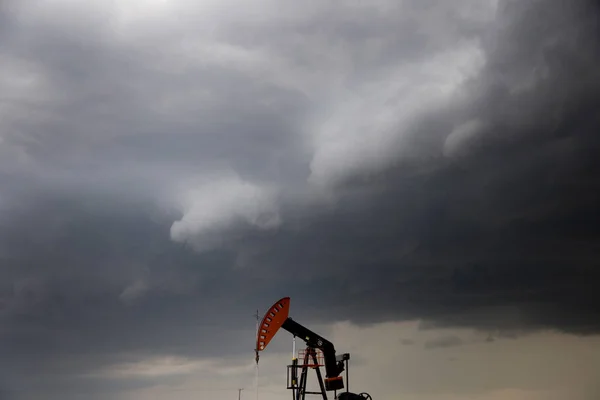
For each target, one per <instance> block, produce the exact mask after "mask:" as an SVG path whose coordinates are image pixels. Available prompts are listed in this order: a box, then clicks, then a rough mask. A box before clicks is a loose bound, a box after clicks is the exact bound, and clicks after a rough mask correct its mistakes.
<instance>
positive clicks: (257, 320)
mask: <svg viewBox="0 0 600 400" xmlns="http://www.w3.org/2000/svg"><path fill="white" fill-rule="evenodd" d="M255 317H256V337H257V338H258V332H259V328H260V326H259V325H260V319H259V318H260V315H259V314H258V309H257V310H256V314H255ZM256 351H258V348H257V349H256ZM257 354H258V353H257ZM255 378H256V379H255V380H256V400H258V360H257V361H256V377H255Z"/></svg>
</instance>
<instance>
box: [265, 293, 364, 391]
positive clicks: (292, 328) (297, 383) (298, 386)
mask: <svg viewBox="0 0 600 400" xmlns="http://www.w3.org/2000/svg"><path fill="white" fill-rule="evenodd" d="M289 309H290V298H289V297H284V298H282V299H280V300H279V301H277V302H276V303H275V304H273V306H271V308H269V310H268V311H267V313H266V314H265V315H264V316H263V319H262V321H261V323H260V325H259V326H258V332H257V333H256V348H255V355H256V358H255V360H256V364H257V365H258V360H259V358H260V355H259V352H261V351H263V350H265V348H266V347H267V345H268V344H269V342H270V341H271V339H273V337H274V336H275V334H276V333H277V332H278V331H279V329H281V328H283V329H284V330H286V331H288V332H289V333H291V334H292V335H293V337H294V349H293V354H294V355H293V358H292V364H291V365H288V373H287V381H288V384H287V388H288V389H291V390H292V394H293V399H294V400H305V397H306V395H307V394H312V395H321V396H322V398H323V400H327V392H330V391H333V392H334V398H335V399H337V400H372V398H371V396H370V395H369V394H368V393H360V394H355V393H351V392H349V391H348V386H349V382H348V381H349V379H348V378H349V377H348V361H349V360H350V354H348V353H344V354H341V355H336V352H335V347H334V345H333V343H331V342H330V341H329V340H327V339H325V338H324V337H322V336H320V335H318V334H316V333H315V332H313V331H311V330H310V329H308V328H306V327H304V326H302V325H301V324H299V323H298V322H296V321H294V320H293V319H291V318H290V317H288V315H289ZM296 337H299V338H300V339H302V340H304V342H306V349H305V350H304V351H302V350H301V351H300V352H299V357H296V349H295V343H296V342H295V340H296ZM299 358H301V360H299ZM321 367H325V379H323V375H322V374H321ZM309 369H314V370H315V372H316V375H317V381H318V384H319V388H320V391H319V392H313V391H307V390H306V383H307V378H308V370H309ZM299 370H300V379H299V380H298V371H299ZM344 371H346V391H345V392H341V393H339V394H338V393H337V392H338V391H340V390H343V389H344V380H343V377H342V372H344Z"/></svg>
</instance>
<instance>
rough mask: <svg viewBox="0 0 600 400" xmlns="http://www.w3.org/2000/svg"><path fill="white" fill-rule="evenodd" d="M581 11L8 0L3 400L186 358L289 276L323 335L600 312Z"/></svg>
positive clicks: (588, 322) (1, 105) (583, 317)
mask: <svg viewBox="0 0 600 400" xmlns="http://www.w3.org/2000/svg"><path fill="white" fill-rule="evenodd" d="M597 16H598V9H597V5H596V4H595V3H594V2H592V1H583V0H581V1H571V2H564V1H559V0H557V1H548V2H540V1H535V0H531V1H508V0H506V1H481V0H460V1H454V2H452V4H450V2H446V1H441V0H440V1H433V0H427V1H424V0H410V1H403V2H396V1H376V2H370V3H368V4H359V3H356V4H354V3H353V4H344V5H341V4H326V3H323V2H302V3H299V2H284V3H281V2H274V1H270V0H260V1H258V2H253V3H252V4H249V3H247V2H241V1H236V0H232V1H229V2H227V5H223V3H222V2H216V1H203V2H201V3H197V4H196V3H193V4H192V2H183V1H174V0H173V1H159V0H135V1H129V2H122V4H121V2H119V4H118V5H117V4H116V3H111V2H105V1H88V2H84V3H80V2H75V1H64V0H62V1H57V0H35V1H31V2H20V1H10V0H9V1H7V2H3V3H2V4H1V5H0V69H1V70H2V76H1V77H0V223H1V225H0V256H1V257H2V266H1V267H0V281H1V283H0V319H1V321H2V327H3V328H2V330H1V331H0V340H1V343H2V346H0V348H1V349H2V350H0V352H1V355H2V357H0V358H1V359H2V360H3V361H2V363H1V365H0V368H1V371H2V374H0V378H1V379H0V389H2V387H3V385H6V393H12V394H6V395H5V394H4V392H1V391H0V398H4V397H6V398H10V399H13V398H23V399H29V398H35V395H34V394H32V393H34V392H35V393H39V392H43V391H44V390H45V389H47V390H48V392H47V393H51V392H52V393H56V396H59V395H60V396H62V397H61V398H78V397H77V396H78V395H77V394H76V393H75V391H77V390H83V391H87V392H86V393H96V394H97V395H98V396H99V397H101V398H103V399H104V398H111V397H110V396H114V398H126V397H125V395H124V394H123V393H125V392H127V391H128V390H134V389H135V390H137V389H141V388H148V387H150V386H152V385H153V384H156V380H154V381H153V380H152V379H153V378H152V372H151V371H154V369H153V368H154V367H149V366H148V365H154V366H155V364H159V367H156V368H158V370H160V371H161V372H160V374H161V376H163V375H169V373H168V371H171V370H173V371H175V372H173V374H174V375H180V374H185V373H187V372H186V371H187V370H186V368H190V369H191V370H193V371H196V372H197V371H204V369H203V368H205V367H206V365H209V364H210V363H212V362H217V361H215V360H217V359H218V358H219V357H221V358H224V359H225V360H231V359H235V357H239V355H240V354H245V353H246V352H251V350H252V346H253V343H252V330H253V321H252V317H251V314H252V313H253V312H254V310H255V308H256V307H259V308H260V307H263V308H264V307H267V306H269V305H270V304H271V303H272V302H273V301H274V300H276V299H277V298H279V297H281V296H285V295H289V296H291V297H292V298H293V307H294V311H293V313H294V315H296V316H297V317H298V318H299V319H302V320H303V321H307V323H314V324H323V325H322V326H323V329H324V330H327V329H333V328H331V327H328V326H327V324H329V323H333V322H336V321H351V322H352V323H354V324H358V325H360V326H362V327H360V328H356V329H368V328H366V327H364V326H363V325H364V324H381V323H397V322H398V321H405V320H410V321H420V322H419V323H420V325H419V326H420V329H421V330H422V332H429V331H437V330H438V329H441V328H444V327H468V328H474V329H477V330H482V331H483V332H485V334H486V335H487V334H489V333H490V332H492V333H493V334H494V335H496V334H497V335H505V336H506V335H512V334H524V333H531V332H536V331H538V330H543V329H554V330H560V331H564V332H569V333H575V334H596V333H598V331H599V329H600V325H599V324H598V322H597V321H600V319H599V318H598V317H599V313H600V297H599V295H598V294H597V293H598V290H597V284H596V283H595V282H597V278H598V277H599V276H598V275H599V270H598V268H597V265H596V264H597V261H596V260H597V259H598V255H599V254H598V252H599V250H600V247H599V246H598V243H597V238H598V234H599V230H598V227H599V226H600V224H599V222H600V221H599V220H598V215H600V214H598V212H597V211H598V210H597V208H598V206H597V204H599V200H600V198H598V194H596V193H600V192H599V191H598V190H597V189H598V182H599V179H598V177H599V174H600V163H599V161H598V157H597V154H598V150H599V147H600V141H599V140H598V138H597V135H596V132H597V130H598V129H600V119H599V117H598V113H597V112H596V107H597V104H598V100H600V98H599V97H600V73H599V70H598V68H597V65H598V64H599V62H600V47H599V45H598V42H597V40H596V38H597V37H598V34H599V33H600V32H599V29H600V28H599V25H598V17H597ZM378 326H379V325H378ZM331 332H333V331H331ZM453 335H454V334H451V335H450V336H443V335H440V336H439V337H438V338H432V339H431V341H430V342H429V347H431V349H430V350H431V351H436V350H438V349H446V348H452V347H453V345H457V346H458V345H459V344H461V343H464V339H463V338H461V337H458V336H453ZM399 340H400V339H399ZM406 340H408V339H406ZM406 343H407V345H406V346H403V348H404V347H411V346H408V343H410V342H409V341H407V342H406ZM399 345H401V344H400V342H399ZM458 347H460V346H458ZM275 349H276V350H274V351H275V352H277V350H279V348H276V347H275ZM207 359H208V360H212V361H206V360H207ZM221 361H222V360H221ZM204 362H207V363H209V364H206V365H205V364H204ZM223 362H225V361H223ZM210 365H212V364H210ZM117 366H118V368H117ZM182 368H183V370H182ZM207 368H208V367H207ZM134 370H135V371H138V370H139V371H141V372H140V374H141V377H136V378H135V379H133V378H132V379H130V380H121V379H116V378H115V376H113V375H110V374H109V375H110V376H109V375H106V376H105V375H102V374H103V373H104V372H106V371H111V373H113V374H121V373H122V374H125V375H127V374H131V373H132V372H131V371H134ZM50 371H53V373H54V374H55V375H54V377H53V378H52V379H50V378H48V376H49V373H50ZM144 371H146V372H144ZM148 371H150V372H148ZM165 371H167V372H165ZM136 373H137V372H136ZM203 373H204V372H203ZM24 376H27V377H28V378H27V379H28V385H30V386H31V387H32V388H33V389H31V392H26V393H25V392H24V393H23V394H22V396H21V395H20V394H19V395H17V394H16V393H17V392H15V391H13V392H11V391H10V386H11V382H12V385H13V386H15V387H18V388H21V387H23V385H25V383H24V382H25V381H24V380H23V379H24V378H23V377H24ZM138 378H139V379H138ZM157 379H158V378H157ZM161 379H163V378H161ZM169 379H170V378H169ZM169 379H167V378H164V381H161V382H164V383H165V384H168V383H169V382H172V381H170V380H169ZM173 379H174V380H175V381H176V379H175V378H173ZM152 382H154V383H152ZM103 385H105V386H106V385H108V386H110V387H111V390H112V392H111V393H106V392H103V391H102V390H101V389H100V387H101V386H103ZM120 385H121V386H120ZM13 389H14V388H13ZM421 389H422V388H421ZM15 390H17V389H15ZM19 390H21V389H19ZM69 390H71V391H73V392H72V393H71V392H70V391H69ZM415 390H416V389H415ZM67 392H68V393H67ZM69 393H70V394H69ZM98 393H101V394H98ZM2 396H4V397H2ZM19 396H21V397H19ZM65 396H66V397H65ZM69 396H71V397H69ZM90 396H92V394H90ZM182 398H183V397H182Z"/></svg>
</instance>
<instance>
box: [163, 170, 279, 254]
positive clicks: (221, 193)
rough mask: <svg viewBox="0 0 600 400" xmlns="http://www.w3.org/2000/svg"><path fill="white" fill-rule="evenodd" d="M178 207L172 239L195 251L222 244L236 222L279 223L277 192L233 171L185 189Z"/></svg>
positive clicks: (258, 225) (254, 225)
mask: <svg viewBox="0 0 600 400" xmlns="http://www.w3.org/2000/svg"><path fill="white" fill-rule="evenodd" d="M181 206H182V211H183V214H184V215H183V217H182V218H181V219H180V220H179V221H176V222H174V223H173V225H172V227H171V238H172V239H173V240H175V241H180V242H185V241H190V242H191V243H192V244H193V245H194V246H195V247H196V248H197V249H198V250H207V249H210V248H213V247H215V246H219V245H222V244H223V243H224V242H225V241H226V239H227V238H228V232H229V229H230V228H234V227H238V226H239V225H247V226H250V227H252V228H256V229H261V230H269V229H274V228H276V227H278V226H279V224H280V223H281V220H280V214H279V206H278V203H277V193H276V191H275V190H274V189H272V188H270V187H267V186H261V185H257V184H254V183H251V182H247V181H244V180H242V179H241V178H240V177H239V176H237V175H234V174H231V175H217V176H215V177H213V178H207V177H204V178H203V179H202V181H201V182H200V183H199V184H198V185H197V186H196V185H194V186H192V187H190V188H188V189H185V190H184V194H183V196H182V201H181Z"/></svg>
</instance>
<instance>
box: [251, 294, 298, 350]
mask: <svg viewBox="0 0 600 400" xmlns="http://www.w3.org/2000/svg"><path fill="white" fill-rule="evenodd" d="M289 312H290V298H289V297H284V298H282V299H281V300H279V301H277V302H276V303H275V304H273V306H272V307H271V308H269V311H267V313H266V314H265V316H264V317H263V319H262V321H261V323H260V325H259V326H258V332H257V335H256V351H257V352H258V351H263V350H264V349H265V348H266V347H267V345H268V344H269V342H270V341H271V339H273V336H275V334H276V333H277V331H278V330H279V328H281V325H283V323H284V322H285V320H286V319H287V318H288V314H289ZM257 355H258V353H257Z"/></svg>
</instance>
